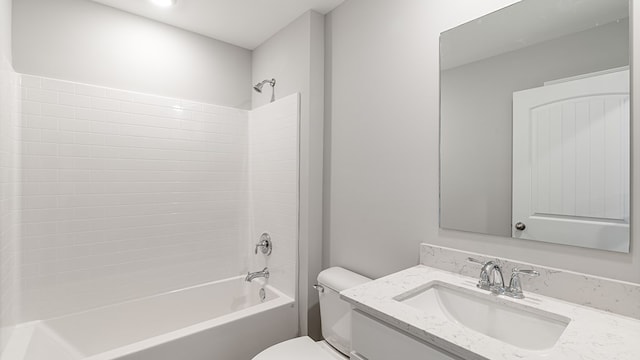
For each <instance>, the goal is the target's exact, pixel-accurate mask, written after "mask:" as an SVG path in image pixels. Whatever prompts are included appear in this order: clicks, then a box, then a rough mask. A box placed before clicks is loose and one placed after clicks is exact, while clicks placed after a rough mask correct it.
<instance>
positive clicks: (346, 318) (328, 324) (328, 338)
mask: <svg viewBox="0 0 640 360" xmlns="http://www.w3.org/2000/svg"><path fill="white" fill-rule="evenodd" d="M368 281H371V279H369V278H366V277H364V276H362V275H358V274H356V273H354V272H351V271H349V270H346V269H343V268H341V267H332V268H329V269H326V270H323V271H322V272H320V274H318V285H317V286H316V288H317V289H318V292H319V294H318V295H319V297H320V318H321V322H322V336H323V337H324V338H325V340H323V341H318V342H315V341H313V339H311V338H310V337H308V336H302V337H298V338H295V339H291V340H287V341H284V342H281V343H279V344H276V345H273V346H271V347H269V348H268V349H266V350H264V351H263V352H261V353H260V354H258V355H256V356H255V357H254V358H253V360H287V359H292V360H293V359H305V360H344V359H349V353H350V352H351V306H350V305H349V304H348V303H347V302H346V301H344V300H341V299H340V294H339V293H340V291H342V290H346V289H348V288H351V287H354V286H356V285H360V284H364V283H366V282H368Z"/></svg>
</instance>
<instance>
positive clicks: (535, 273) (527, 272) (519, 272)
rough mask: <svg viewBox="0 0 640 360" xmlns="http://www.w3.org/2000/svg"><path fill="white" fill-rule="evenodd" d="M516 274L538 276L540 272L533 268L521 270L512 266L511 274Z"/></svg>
mask: <svg viewBox="0 0 640 360" xmlns="http://www.w3.org/2000/svg"><path fill="white" fill-rule="evenodd" d="M513 274H516V275H529V276H531V277H534V276H540V273H539V272H537V271H535V270H526V269H525V270H521V269H518V268H514V269H513V271H512V272H511V275H513Z"/></svg>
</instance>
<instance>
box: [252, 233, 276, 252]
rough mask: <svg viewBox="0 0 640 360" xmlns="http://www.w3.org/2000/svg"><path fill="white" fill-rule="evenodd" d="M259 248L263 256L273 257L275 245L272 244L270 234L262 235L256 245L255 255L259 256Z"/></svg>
mask: <svg viewBox="0 0 640 360" xmlns="http://www.w3.org/2000/svg"><path fill="white" fill-rule="evenodd" d="M258 248H260V251H262V253H263V254H265V255H267V256H269V255H271V251H272V250H273V243H271V236H270V235H269V233H262V235H260V240H259V241H258V243H257V244H256V249H255V251H254V254H256V255H257V254H258Z"/></svg>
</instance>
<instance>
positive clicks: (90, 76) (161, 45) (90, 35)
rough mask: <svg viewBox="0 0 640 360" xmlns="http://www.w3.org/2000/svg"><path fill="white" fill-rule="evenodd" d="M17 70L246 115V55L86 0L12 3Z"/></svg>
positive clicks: (248, 60)
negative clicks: (211, 105)
mask: <svg viewBox="0 0 640 360" xmlns="http://www.w3.org/2000/svg"><path fill="white" fill-rule="evenodd" d="M13 40H14V41H13V55H14V68H15V69H16V71H17V72H20V73H25V74H32V75H40V76H45V77H52V78H58V79H63V80H70V81H76V82H82V83H88V84H94V85H102V86H108V87H114V88H119V89H126V90H132V91H139V92H144V93H151V94H155V95H164V96H170V97H177V98H185V99H192V100H199V101H203V102H208V103H214V104H218V105H226V106H232V107H240V108H246V109H248V108H249V107H250V98H251V86H250V82H251V52H250V51H249V50H246V49H243V48H240V47H237V46H233V45H230V44H227V43H224V42H221V41H218V40H213V39H211V38H207V37H204V36H200V35H197V34H194V33H191V32H188V31H184V30H180V29H177V28H175V27H172V26H169V25H164V24H161V23H159V22H155V21H152V20H148V19H145V18H142V17H139V16H135V15H131V14H128V13H125V12H122V11H119V10H116V9H113V8H110V7H106V6H103V5H100V4H97V3H94V2H92V1H87V0H56V1H51V0H19V1H14V9H13Z"/></svg>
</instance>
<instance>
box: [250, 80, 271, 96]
mask: <svg viewBox="0 0 640 360" xmlns="http://www.w3.org/2000/svg"><path fill="white" fill-rule="evenodd" d="M264 84H269V85H271V87H274V86H276V79H271V80H268V79H267V80H263V81H262V82H259V83H257V84H256V85H255V86H254V87H253V90H255V91H257V92H259V93H261V92H262V87H263V86H264Z"/></svg>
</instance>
